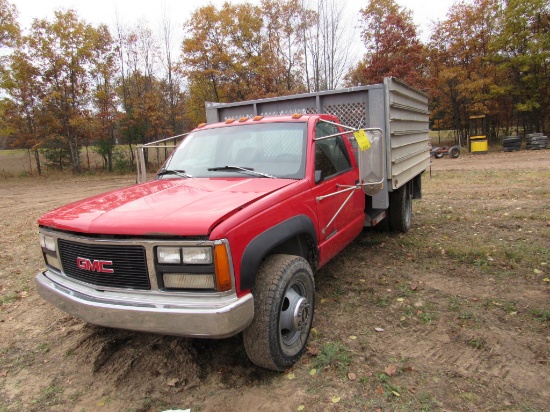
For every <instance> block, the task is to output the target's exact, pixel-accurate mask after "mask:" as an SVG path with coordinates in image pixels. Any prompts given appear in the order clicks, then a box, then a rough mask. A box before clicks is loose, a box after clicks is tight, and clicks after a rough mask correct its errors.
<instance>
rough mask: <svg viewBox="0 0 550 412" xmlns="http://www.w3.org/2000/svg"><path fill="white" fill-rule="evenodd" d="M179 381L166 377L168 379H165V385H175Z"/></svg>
mask: <svg viewBox="0 0 550 412" xmlns="http://www.w3.org/2000/svg"><path fill="white" fill-rule="evenodd" d="M179 381H180V380H179V379H178V378H172V379H168V381H166V385H168V386H171V387H175V386H176V385H177V384H178V382H179Z"/></svg>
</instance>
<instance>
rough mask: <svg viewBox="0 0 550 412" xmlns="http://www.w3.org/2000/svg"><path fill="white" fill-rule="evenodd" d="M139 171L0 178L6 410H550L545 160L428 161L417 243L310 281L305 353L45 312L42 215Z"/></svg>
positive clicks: (375, 253) (373, 245)
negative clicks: (40, 283) (266, 362)
mask: <svg viewBox="0 0 550 412" xmlns="http://www.w3.org/2000/svg"><path fill="white" fill-rule="evenodd" d="M132 183H133V177H84V178H69V177H67V178H56V179H4V180H2V181H0V212H1V214H2V218H1V221H0V222H1V223H0V229H1V230H0V239H1V241H2V246H3V247H2V249H1V250H0V304H1V306H0V411H20V410H26V411H44V410H52V411H68V410H75V411H81V410H87V411H92V410H93V411H96V410H100V411H162V410H167V409H171V408H173V409H186V408H191V409H192V410H193V411H227V412H230V411H249V410H250V411H251V410H262V411H295V410H298V408H300V407H303V410H306V411H350V410H366V411H377V410H381V411H387V410H392V411H393V410H397V411H421V410H422V411H436V410H446V411H480V410H487V411H502V410H509V411H545V410H548V408H549V405H550V365H549V360H550V320H549V319H550V299H549V297H550V281H549V279H548V278H549V277H550V267H549V266H550V151H540V152H526V151H525V152H518V153H490V154H489V155H487V156H481V155H480V156H469V155H462V156H461V157H460V158H459V159H456V160H451V159H447V158H444V159H441V160H434V162H433V165H432V168H431V177H430V171H427V172H426V174H425V175H424V177H423V192H424V198H423V199H422V200H420V201H416V202H415V203H414V206H413V210H414V212H413V228H412V230H411V231H410V232H409V233H408V234H405V235H400V234H384V233H376V232H366V233H364V234H363V235H361V236H360V237H359V238H358V239H357V240H356V241H355V242H354V243H353V244H352V245H350V246H349V247H348V248H347V249H346V250H345V251H344V252H342V253H341V254H340V255H338V256H337V257H336V258H335V259H334V260H333V261H332V262H331V263H330V264H328V265H327V266H326V267H324V268H323V269H322V270H320V271H319V272H318V273H317V274H316V278H315V279H316V288H317V306H316V313H315V319H314V330H313V332H312V336H311V337H310V340H309V343H308V350H307V353H306V354H305V355H304V356H303V358H302V359H301V360H300V361H299V362H298V363H297V364H296V365H295V366H294V367H293V368H292V369H291V370H289V371H287V372H285V373H275V372H271V371H266V370H263V369H261V368H258V367H256V366H254V365H253V364H251V363H250V362H249V361H248V360H247V358H246V354H245V353H244V350H243V349H242V346H241V337H240V336H236V337H233V338H230V339H226V340H219V341H217V340H193V339H185V338H175V337H168V336H159V335H151V334H144V333H135V332H129V331H122V330H112V329H107V328H101V327H96V326H92V325H88V324H85V323H83V322H82V321H80V320H78V319H75V318H73V317H70V316H67V315H66V314H64V313H63V312H61V311H59V310H57V309H55V308H53V307H52V306H50V305H48V304H46V303H45V302H43V301H42V300H41V299H40V297H39V296H38V295H37V293H36V290H35V287H34V283H33V276H34V274H35V273H37V272H38V271H39V269H40V268H41V267H43V262H42V261H41V257H40V250H39V247H38V241H37V227H36V220H37V218H38V217H39V216H40V215H41V214H42V213H44V212H46V211H48V210H51V209H52V208H54V207H56V206H59V205H62V204H65V203H68V202H70V201H73V200H77V199H80V198H83V197H85V196H88V195H92V194H95V193H100V192H103V191H107V190H111V189H114V188H117V187H122V186H126V185H130V184H132Z"/></svg>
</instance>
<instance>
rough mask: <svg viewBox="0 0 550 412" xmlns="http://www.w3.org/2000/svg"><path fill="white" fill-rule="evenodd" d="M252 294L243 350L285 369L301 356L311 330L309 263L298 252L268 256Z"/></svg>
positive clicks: (267, 365)
mask: <svg viewBox="0 0 550 412" xmlns="http://www.w3.org/2000/svg"><path fill="white" fill-rule="evenodd" d="M252 295H253V296H254V319H253V320H252V323H251V324H250V326H248V328H246V329H245V330H244V332H243V340H244V347H245V350H246V354H247V355H248V358H249V359H250V360H251V361H252V362H253V363H255V364H256V365H258V366H261V367H264V368H267V369H272V370H275V371H282V370H285V369H288V368H289V367H290V366H292V365H293V364H294V363H295V362H296V361H297V360H298V359H299V358H300V356H302V353H303V352H304V349H305V347H306V342H307V339H308V337H309V332H310V331H311V324H312V321H313V311H314V307H315V283H314V281H313V272H312V270H311V267H310V266H309V264H308V262H307V261H306V260H305V259H304V258H302V257H299V256H293V255H272V256H269V257H268V258H267V259H266V260H265V261H263V262H262V264H261V265H260V269H259V271H258V276H257V278H256V284H255V285H254V288H253V289H252Z"/></svg>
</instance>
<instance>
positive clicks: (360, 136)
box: [353, 129, 370, 151]
mask: <svg viewBox="0 0 550 412" xmlns="http://www.w3.org/2000/svg"><path fill="white" fill-rule="evenodd" d="M353 135H354V136H355V139H357V143H359V149H361V151H363V150H368V149H370V142H369V138H368V137H367V134H366V133H365V131H364V130H363V129H361V130H357V131H356V132H354V133H353Z"/></svg>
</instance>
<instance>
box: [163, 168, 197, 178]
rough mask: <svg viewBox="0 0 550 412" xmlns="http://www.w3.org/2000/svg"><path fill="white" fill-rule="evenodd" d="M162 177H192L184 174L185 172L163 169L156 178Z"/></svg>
mask: <svg viewBox="0 0 550 412" xmlns="http://www.w3.org/2000/svg"><path fill="white" fill-rule="evenodd" d="M164 175H176V176H179V177H193V176H191V175H188V174H187V173H185V170H171V169H164V170H161V171H160V172H158V173H157V176H164Z"/></svg>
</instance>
